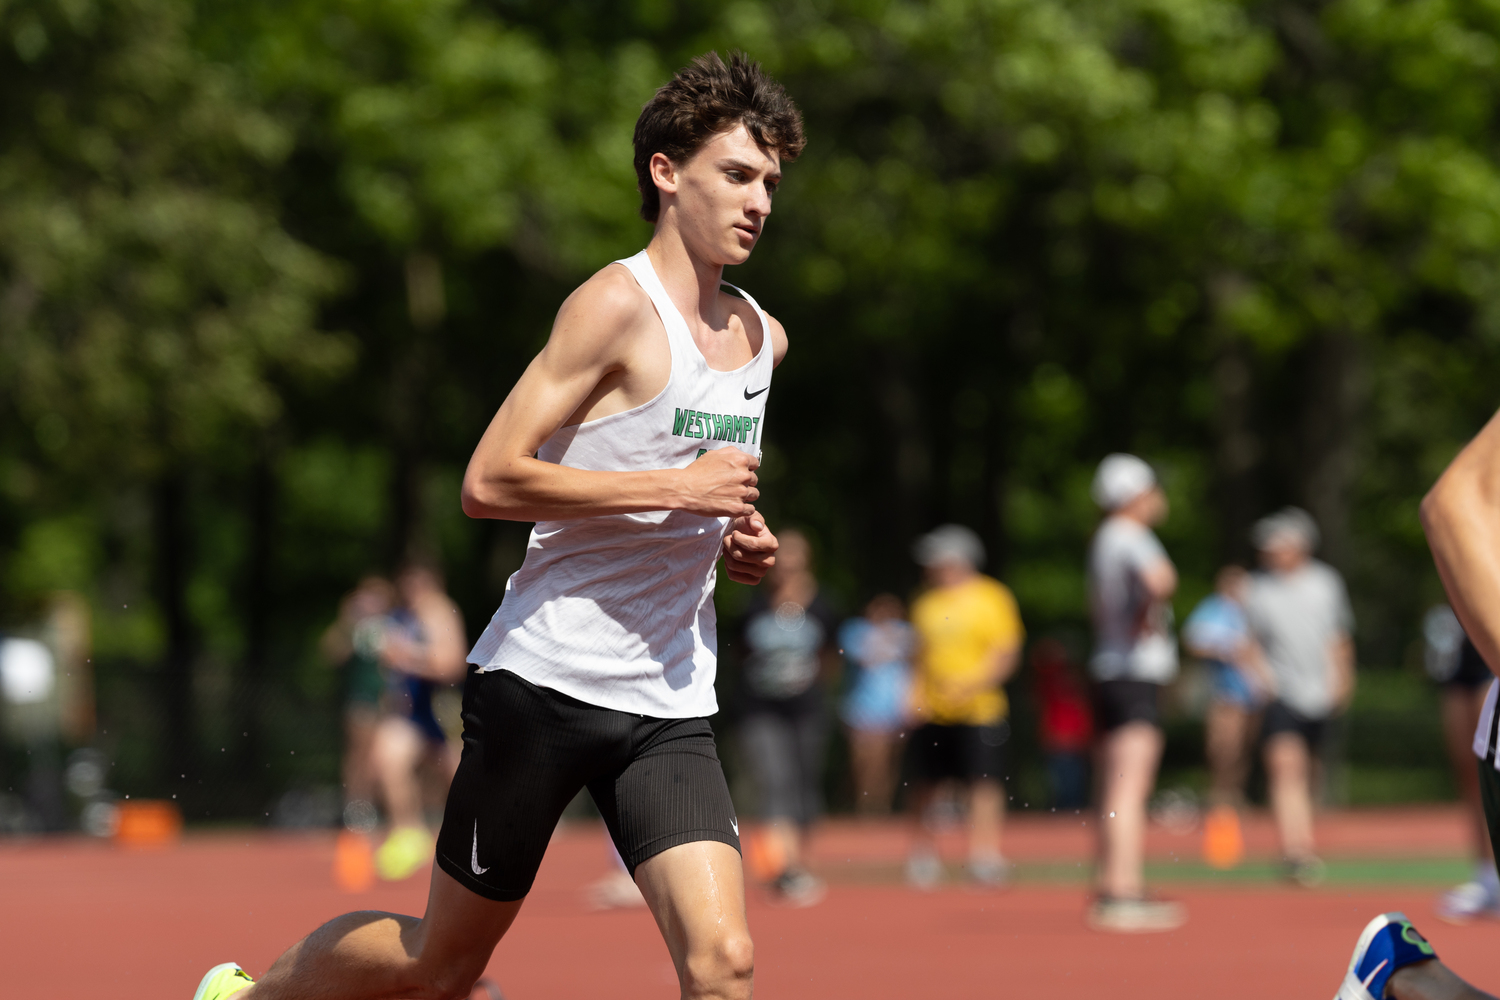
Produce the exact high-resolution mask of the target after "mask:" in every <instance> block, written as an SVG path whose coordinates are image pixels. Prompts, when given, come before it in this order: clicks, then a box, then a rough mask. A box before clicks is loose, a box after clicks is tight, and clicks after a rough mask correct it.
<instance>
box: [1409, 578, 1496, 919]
mask: <svg viewBox="0 0 1500 1000" xmlns="http://www.w3.org/2000/svg"><path fill="white" fill-rule="evenodd" d="M1422 635H1423V639H1424V640H1425V646H1426V649H1425V655H1424V658H1423V659H1424V661H1425V665H1426V667H1427V674H1428V676H1430V677H1431V678H1432V679H1433V680H1434V681H1437V682H1438V684H1439V685H1440V688H1441V693H1440V698H1441V699H1442V700H1441V702H1440V708H1441V711H1442V719H1443V742H1444V744H1445V745H1446V747H1447V750H1448V759H1449V761H1450V762H1451V763H1452V765H1453V780H1454V782H1455V783H1456V784H1457V785H1458V791H1459V797H1460V798H1461V799H1463V802H1464V806H1465V808H1466V810H1467V811H1468V813H1469V818H1470V830H1471V832H1472V835H1473V847H1472V851H1473V856H1474V874H1473V876H1472V877H1471V878H1470V879H1469V880H1468V881H1466V882H1464V883H1462V884H1461V885H1457V886H1454V887H1453V888H1452V889H1449V890H1448V891H1447V892H1445V893H1443V894H1442V895H1441V896H1439V897H1438V900H1437V905H1436V907H1435V910H1436V912H1437V915H1438V917H1439V918H1441V919H1443V920H1446V921H1448V922H1449V923H1455V924H1462V923H1468V922H1469V921H1471V920H1477V919H1481V918H1495V917H1500V876H1497V874H1496V871H1495V857H1494V854H1493V849H1492V848H1491V846H1490V838H1489V833H1488V831H1487V830H1486V827H1485V818H1484V804H1483V802H1482V801H1481V800H1480V795H1479V773H1478V771H1477V770H1476V769H1475V768H1474V766H1473V764H1472V760H1473V750H1472V746H1473V743H1474V731H1475V729H1476V728H1478V726H1479V721H1480V718H1481V717H1482V716H1483V714H1484V699H1485V696H1486V695H1487V694H1488V693H1489V686H1490V681H1491V679H1493V677H1494V674H1492V673H1490V668H1489V666H1488V665H1486V664H1485V662H1484V658H1483V657H1481V656H1480V655H1479V650H1477V649H1475V648H1474V644H1473V643H1472V642H1470V641H1469V637H1468V636H1466V635H1464V630H1463V626H1462V625H1460V624H1459V623H1458V618H1457V616H1455V615H1454V614H1453V609H1452V608H1450V607H1448V605H1446V604H1440V605H1437V606H1436V607H1434V608H1432V609H1431V610H1429V611H1428V612H1427V615H1426V617H1425V618H1424V619H1423V621H1422Z"/></svg>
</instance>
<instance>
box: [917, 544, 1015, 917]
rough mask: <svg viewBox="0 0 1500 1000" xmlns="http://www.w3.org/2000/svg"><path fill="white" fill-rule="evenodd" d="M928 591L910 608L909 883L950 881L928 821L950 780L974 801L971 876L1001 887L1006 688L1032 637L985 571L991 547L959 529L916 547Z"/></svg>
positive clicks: (1004, 873)
mask: <svg viewBox="0 0 1500 1000" xmlns="http://www.w3.org/2000/svg"><path fill="white" fill-rule="evenodd" d="M912 552H913V555H914V556H915V557H916V560H917V562H918V563H920V564H921V565H922V567H923V569H924V570H925V572H926V577H927V583H928V585H929V589H928V590H927V591H926V592H924V593H923V594H922V596H920V597H919V598H917V600H916V602H915V603H914V604H913V605H912V609H911V623H912V627H913V628H914V629H915V630H916V634H917V658H916V664H915V667H916V669H915V671H914V673H913V677H912V703H911V709H912V715H913V717H914V722H915V724H916V728H915V729H914V730H913V732H912V734H911V745H910V748H909V749H908V751H907V752H908V754H909V756H910V760H909V764H910V768H911V773H912V775H913V777H914V778H915V784H916V788H915V794H914V795H913V797H912V810H913V812H912V815H913V818H914V820H915V823H914V827H915V833H914V840H913V847H912V853H911V855H910V857H909V858H908V859H907V866H906V874H907V879H908V881H910V882H911V883H912V884H914V885H916V886H919V887H921V888H930V887H931V886H933V885H935V884H937V882H938V881H939V879H940V878H941V877H942V871H943V868H942V862H941V861H940V860H939V859H938V855H937V850H936V847H935V845H934V841H933V836H932V831H931V829H930V828H929V826H928V823H927V816H928V812H929V809H930V806H931V805H932V802H933V800H934V796H935V794H936V792H937V790H938V786H939V784H940V783H942V782H944V781H957V782H959V783H961V784H962V785H963V786H964V788H965V790H966V791H967V793H968V806H969V809H968V813H969V865H968V873H969V877H970V878H971V879H973V880H974V881H975V882H977V883H980V884H982V885H999V884H1001V883H1003V882H1004V881H1005V879H1006V876H1007V874H1008V865H1007V864H1006V862H1005V859H1004V858H1003V857H1002V856H1001V854H1000V827H1001V823H1002V821H1003V820H1004V816H1005V788H1004V784H1003V781H1004V779H1005V744H1006V742H1007V741H1008V740H1009V738H1010V724H1009V722H1008V721H1007V719H1006V716H1007V715H1008V714H1009V708H1010V706H1009V704H1008V703H1007V701H1006V698H1005V691H1004V689H1003V688H1002V687H1001V685H1003V684H1004V683H1005V681H1006V680H1008V679H1009V678H1010V676H1011V674H1012V673H1013V672H1014V671H1015V669H1016V663H1017V661H1018V659H1019V653H1020V650H1021V640H1022V639H1023V638H1024V637H1025V630H1024V629H1023V628H1022V626H1021V616H1020V613H1019V612H1018V611H1017V610H1016V600H1015V598H1014V597H1013V596H1012V595H1011V592H1010V591H1009V590H1008V589H1007V588H1006V587H1005V585H1004V584H1002V583H1000V582H999V581H998V580H994V579H991V578H990V577H988V576H984V575H983V574H981V573H980V572H979V567H980V566H982V565H983V564H984V543H983V542H981V541H980V540H979V536H978V535H976V534H975V533H974V532H972V531H970V530H969V529H968V528H965V527H963V526H961V525H957V524H947V525H943V526H942V527H940V528H938V529H936V530H934V531H933V532H931V533H930V534H927V535H924V536H923V537H922V538H920V539H918V540H917V543H916V545H915V547H914V548H913V550H912Z"/></svg>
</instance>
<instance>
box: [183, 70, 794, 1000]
mask: <svg viewBox="0 0 1500 1000" xmlns="http://www.w3.org/2000/svg"><path fill="white" fill-rule="evenodd" d="M803 144H804V138H803V132H802V123H801V117H800V115H799V113H798V111H797V109H796V106H795V105H794V104H793V103H792V101H791V99H790V98H788V97H787V95H786V93H785V92H784V91H783V90H782V88H781V87H780V85H778V84H777V83H776V82H775V81H773V80H771V79H770V78H769V77H767V76H766V75H765V74H764V73H762V72H761V70H760V68H759V66H757V65H756V64H754V63H751V62H749V61H747V60H746V59H744V58H743V57H740V56H738V55H736V56H734V57H733V58H732V59H731V61H730V63H729V65H727V66H726V65H725V64H724V63H723V62H722V61H721V60H720V59H719V57H718V56H717V55H714V54H710V55H708V56H704V57H700V58H698V59H696V60H694V61H693V63H692V64H691V65H690V66H688V67H686V68H685V69H683V70H682V71H680V72H679V73H678V74H677V75H676V76H675V77H674V78H673V79H672V81H671V82H670V83H668V84H667V85H666V86H665V87H663V88H662V89H661V90H659V91H658V92H657V93H656V96H655V97H653V98H652V99H651V101H650V102H649V103H648V104H647V105H646V107H645V109H644V110H643V111H642V112H641V116H640V119H639V120H638V121H637V123H636V129H635V167H636V173H637V177H638V184H639V187H640V191H641V200H642V208H641V214H642V216H643V217H645V218H646V219H647V220H648V221H651V222H654V223H655V224H656V228H655V232H654V234H653V236H652V239H651V242H650V244H649V246H648V247H647V249H646V250H644V251H642V252H641V253H640V254H638V255H636V256H635V257H632V258H630V259H629V260H626V261H621V262H617V263H616V264H612V265H610V266H609V267H606V268H605V269H604V270H602V271H600V272H599V273H597V274H596V275H594V276H593V277H592V278H590V279H589V280H588V281H587V282H585V283H584V284H583V285H582V286H581V287H580V288H578V289H577V290H576V291H575V292H574V293H573V294H572V295H571V296H569V297H568V300H567V301H566V302H565V303H564V304H563V307H562V309H561V310H560V311H559V313H558V316H557V321H556V323H555V324H554V326H553V328H552V334H551V337H550V339H549V340H548V342H547V345H546V347H545V348H544V349H543V350H542V352H541V354H539V355H538V356H537V357H536V359H535V360H533V361H532V363H531V365H530V366H529V367H528V368H527V370H526V372H525V374H524V375H522V377H521V379H520V381H519V382H517V383H516V385H515V387H514V388H513V389H512V390H511V392H510V395H509V396H508V397H507V398H506V400H505V403H504V405H502V406H501V407H500V411H499V413H498V414H496V416H495V419H494V420H493V422H492V423H491V424H490V426H489V429H488V430H487V431H485V434H484V437H483V438H482V439H481V440H480V442H479V447H478V448H477V449H476V450H475V452H474V457H473V458H472V459H471V460H470V463H469V469H468V472H467V474H466V475H465V477H464V489H463V506H464V511H465V512H466V513H468V514H469V515H470V516H472V517H495V518H508V519H514V520H527V521H536V522H537V523H536V528H535V530H534V531H533V532H532V535H531V542H530V544H529V545H528V547H527V553H526V559H525V562H524V563H523V565H522V567H521V569H520V570H519V571H517V572H516V574H515V575H514V576H512V577H511V579H510V580H509V582H508V583H507V584H506V593H505V599H504V602H503V603H502V604H501V606H500V609H499V611H497V612H496V613H495V617H494V619H493V620H492V621H491V622H490V626H489V628H488V629H487V630H486V631H485V633H484V635H483V637H481V639H480V640H479V643H478V645H476V646H475V648H474V650H473V651H472V652H471V653H470V654H469V661H470V662H471V663H472V664H473V665H474V669H473V670H471V671H470V673H469V677H468V681H467V684H466V686H465V691H464V750H463V759H462V762H461V763H460V765H459V769H458V773H457V775H456V776H455V777H454V780H453V787H452V789H451V791H450V792H449V795H448V806H447V811H446V813H445V815H444V818H443V827H442V831H441V833H440V834H439V836H438V843H437V865H436V866H435V867H434V869H433V872H432V887H431V890H430V894H429V896H428V903H427V913H426V915H425V916H424V917H423V918H422V919H420V920H418V919H416V918H415V917H406V916H398V915H396V914H390V913H376V912H365V913H351V914H346V915H345V916H342V917H339V918H338V919H336V920H334V921H332V922H330V923H328V924H325V925H323V926H322V927H320V928H319V929H318V930H316V931H314V932H313V933H312V934H311V935H309V936H308V937H307V938H305V939H304V940H303V941H302V942H301V943H299V944H297V945H295V946H293V947H292V949H291V950H290V951H288V952H287V953H286V954H284V955H283V956H282V957H281V958H280V959H278V960H277V961H276V963H275V964H274V965H272V966H271V969H270V971H269V972H267V973H266V975H265V976H264V977H263V978H262V979H261V981H260V982H259V983H256V984H255V985H253V986H249V983H250V980H249V977H248V976H246V975H245V974H244V973H243V971H241V970H240V969H239V967H238V966H233V965H228V966H221V967H219V968H217V969H215V970H211V971H210V973H209V975H208V976H206V977H205V978H204V981H203V984H202V985H201V986H200V987H199V990H198V1000H218V998H222V997H225V996H228V995H230V994H233V993H236V992H238V991H239V990H241V989H245V987H247V986H249V989H248V991H247V993H246V997H250V998H253V1000H272V998H278V997H318V998H329V1000H333V998H349V1000H354V998H377V997H389V998H397V997H421V998H436V1000H457V998H461V997H467V996H468V995H469V993H470V990H471V989H472V988H473V986H474V983H475V981H476V980H477V979H478V978H479V975H480V973H481V972H482V971H483V970H484V967H485V964H486V963H487V962H488V961H489V957H490V953H491V952H492V951H493V949H494V947H495V945H496V943H497V942H499V940H500V937H501V936H502V935H503V934H504V933H505V931H506V929H507V928H508V927H509V926H510V924H511V921H513V920H514V919H515V917H516V913H517V912H518V911H519V910H520V908H521V903H522V901H523V900H524V899H525V897H526V894H527V892H528V891H529V890H530V888H531V883H532V879H533V878H534V877H535V874H536V870H537V867H538V866H539V865H540V863H541V859H542V854H543V852H544V851H545V850H546V847H547V841H548V839H549V838H550V836H551V834H552V830H553V827H554V826H555V825H556V823H557V820H558V818H559V816H560V815H561V813H562V810H563V808H564V806H566V805H567V803H568V802H569V801H570V800H571V799H572V798H573V796H574V795H575V794H576V793H577V792H578V790H579V789H580V788H582V787H585V786H587V787H588V789H589V791H590V792H591V793H592V794H593V796H594V800H595V802H596V803H597V804H598V806H599V809H600V812H601V813H603V815H604V818H605V822H606V823H607V824H608V827H609V831H610V834H611V836H612V837H613V838H614V841H615V843H616V844H617V845H618V847H619V849H620V854H621V857H622V858H623V859H624V861H625V864H626V867H627V868H628V869H629V870H630V872H631V874H632V875H633V876H634V877H635V880H636V883H637V885H639V886H640V888H641V891H642V893H643V894H644V896H645V897H646V902H647V903H648V904H649V906H650V907H651V911H652V913H653V914H654V915H655V917H656V921H657V925H658V926H659V927H660V928H661V930H662V936H663V937H664V938H665V939H666V944H667V948H668V951H669V952H670V953H671V957H672V961H673V963H674V965H675V966H676V969H677V975H678V979H679V981H680V983H681V989H682V996H683V997H693V998H698V997H724V998H729V997H736V998H738V997H748V996H749V995H750V990H751V974H752V947H751V943H750V935H749V931H748V929H747V926H746V921H745V902H744V877H743V873H742V871H741V868H740V857H739V853H738V849H739V837H738V829H737V828H738V825H739V824H738V820H737V819H736V818H735V815H734V807H733V804H732V802H731V801H730V798H729V789H728V787H727V785H726V784H725V781H724V775H723V772H722V770H721V769H720V766H719V761H718V756H717V754H716V752H715V748H714V741H713V734H712V731H711V730H710V728H709V724H708V720H707V719H706V718H704V717H705V716H708V715H711V714H712V713H713V712H714V711H715V710H716V708H717V706H716V704H715V700H714V687H713V681H714V668H715V646H716V638H715V631H714V605H713V589H714V578H715V572H716V571H715V564H716V562H717V560H718V559H719V558H720V557H721V556H722V557H723V558H724V561H725V564H726V569H727V572H728V575H729V577H730V579H732V580H736V581H739V582H742V583H748V584H754V583H757V582H759V580H760V579H761V577H762V576H764V575H765V572H766V570H767V569H769V568H770V566H771V564H772V563H773V562H774V561H775V560H774V554H775V551H776V547H777V542H776V538H775V536H773V535H772V534H771V533H770V531H768V530H767V529H766V526H765V524H764V523H763V522H762V520H761V519H760V516H759V515H758V514H757V513H756V511H755V507H754V503H755V501H756V500H757V499H758V498H759V496H760V494H759V491H758V490H757V489H756V476H755V470H756V468H757V467H758V465H759V460H758V456H759V453H760V440H761V435H762V433H763V418H764V414H765V402H766V390H767V388H768V387H769V385H770V381H771V369H772V367H773V366H774V365H776V364H778V363H779V362H780V361H781V359H782V357H783V356H784V355H785V353H786V348H787V340H786V333H785V331H784V330H783V329H782V327H781V326H780V324H778V323H777V322H776V321H775V320H772V319H771V318H770V317H769V316H767V315H766V314H765V313H764V312H763V311H762V310H761V309H760V308H759V306H757V305H756V304H755V302H754V301H753V300H751V299H750V298H749V296H746V295H743V293H741V294H740V295H739V296H736V295H733V294H728V293H726V292H725V291H724V290H723V287H724V286H723V282H722V276H723V269H724V267H725V266H726V265H729V264H740V263H743V262H744V261H745V260H746V259H747V258H748V257H749V256H750V252H751V250H753V249H754V247H755V244H756V242H757V241H758V240H759V238H760V234H761V231H762V227H763V226H764V225H765V222H766V218H767V216H769V215H770V214H771V196H772V193H773V192H774V191H775V188H776V185H777V183H778V182H779V181H780V179H781V161H782V160H783V159H787V160H790V159H793V158H795V157H796V155H797V154H798V153H800V152H801V150H802V147H803ZM242 1000H243V998H242Z"/></svg>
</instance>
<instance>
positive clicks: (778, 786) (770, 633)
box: [740, 530, 838, 906]
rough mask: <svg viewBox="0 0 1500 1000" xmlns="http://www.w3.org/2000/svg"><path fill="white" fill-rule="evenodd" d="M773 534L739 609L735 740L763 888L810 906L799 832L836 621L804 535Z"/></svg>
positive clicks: (817, 794)
mask: <svg viewBox="0 0 1500 1000" xmlns="http://www.w3.org/2000/svg"><path fill="white" fill-rule="evenodd" d="M780 538H781V548H780V550H779V551H777V553H776V565H775V567H774V568H773V569H772V570H771V572H770V573H769V574H767V576H766V578H765V581H764V583H763V584H762V585H761V587H760V588H759V590H758V592H757V594H756V596H755V598H754V599H753V600H752V602H751V604H750V607H749V609H748V610H747V612H746V616H745V625H744V637H743V642H744V648H745V662H744V673H743V681H744V692H743V697H742V699H741V706H742V708H743V715H742V717H741V720H740V740H741V743H742V744H743V747H744V753H745V759H746V761H747V763H748V764H749V769H750V772H751V774H752V775H754V778H755V782H756V785H757V786H758V788H759V791H760V812H761V818H762V819H764V820H765V821H766V823H767V829H766V830H765V832H764V835H765V836H766V837H767V838H768V839H769V841H770V844H771V850H770V852H769V854H770V856H771V857H772V858H774V859H775V867H776V868H778V869H779V871H778V872H777V873H776V874H775V875H773V877H772V881H771V890H772V891H773V892H774V893H775V894H776V895H777V896H778V897H780V898H781V899H782V900H783V901H785V902H788V903H792V904H794V905H798V906H811V905H812V904H814V903H816V902H818V900H820V899H821V898H822V897H823V894H824V892H825V887H824V885H823V883H822V882H821V881H820V880H819V879H817V878H816V877H814V876H813V875H812V874H811V873H809V872H808V871H807V869H806V868H805V867H803V864H802V840H803V837H804V836H805V834H806V833H807V830H808V828H809V827H811V825H812V823H813V820H815V819H816V818H817V816H818V814H819V813H820V812H821V811H822V790H821V784H822V780H823V759H824V749H825V743H826V741H827V722H826V715H825V706H824V686H823V684H822V683H820V681H821V679H822V678H823V676H824V675H825V673H826V672H827V671H828V670H829V669H830V667H832V666H833V665H834V664H835V663H836V659H835V658H836V656H837V654H836V653H835V652H834V649H833V640H834V637H835V634H836V632H837V628H838V623H837V619H836V618H835V617H834V615H833V611H832V610H831V609H830V608H829V607H828V604H827V602H826V601H824V600H823V598H822V596H821V595H820V594H819V593H818V581H817V578H816V577H814V576H813V573H812V546H811V545H810V544H809V543H808V540H807V536H805V535H803V534H802V533H801V532H800V531H796V530H789V531H784V532H782V533H781V536H780Z"/></svg>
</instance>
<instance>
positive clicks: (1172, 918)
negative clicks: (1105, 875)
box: [1087, 897, 1187, 934]
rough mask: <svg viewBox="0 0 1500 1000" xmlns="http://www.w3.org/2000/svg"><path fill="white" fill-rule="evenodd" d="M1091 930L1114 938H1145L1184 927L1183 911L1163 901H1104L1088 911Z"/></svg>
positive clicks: (1100, 899) (1178, 906)
mask: <svg viewBox="0 0 1500 1000" xmlns="http://www.w3.org/2000/svg"><path fill="white" fill-rule="evenodd" d="M1087 923H1088V925H1089V928H1090V929H1091V930H1096V931H1110V932H1113V933H1115V934H1148V933H1150V932H1152V931H1173V930H1176V929H1177V928H1179V927H1181V926H1182V925H1183V924H1185V923H1187V907H1185V906H1183V905H1182V904H1181V903H1174V902H1172V901H1170V900H1166V899H1106V898H1103V897H1100V898H1099V899H1096V900H1094V903H1093V905H1092V906H1090V907H1089V912H1088V917H1087Z"/></svg>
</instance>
